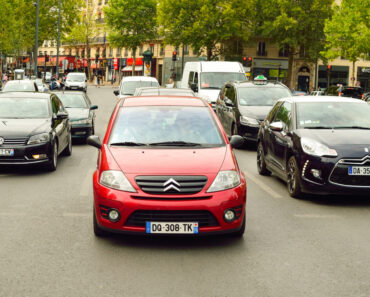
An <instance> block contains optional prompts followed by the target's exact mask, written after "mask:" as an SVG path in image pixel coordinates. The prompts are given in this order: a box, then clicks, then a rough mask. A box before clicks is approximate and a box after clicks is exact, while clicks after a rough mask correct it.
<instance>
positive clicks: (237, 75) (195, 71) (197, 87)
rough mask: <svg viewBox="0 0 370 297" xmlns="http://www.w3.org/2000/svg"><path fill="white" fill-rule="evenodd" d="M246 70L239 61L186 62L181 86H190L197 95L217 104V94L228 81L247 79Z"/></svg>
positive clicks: (213, 104)
mask: <svg viewBox="0 0 370 297" xmlns="http://www.w3.org/2000/svg"><path fill="white" fill-rule="evenodd" d="M245 80H246V77H245V72H244V68H243V66H242V64H241V63H239V62H226V61H225V62H222V61H207V62H204V61H199V62H186V64H185V68H184V73H183V75H182V80H181V88H190V89H192V90H193V91H194V93H195V95H196V96H199V97H202V98H204V99H206V100H208V102H209V103H211V104H212V107H214V106H215V103H216V100H217V96H218V94H219V92H220V90H221V88H222V87H223V85H224V84H225V83H226V82H228V81H245Z"/></svg>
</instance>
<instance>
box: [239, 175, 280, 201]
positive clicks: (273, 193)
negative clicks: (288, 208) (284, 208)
mask: <svg viewBox="0 0 370 297" xmlns="http://www.w3.org/2000/svg"><path fill="white" fill-rule="evenodd" d="M244 174H245V176H246V177H247V178H248V179H250V180H252V182H254V183H255V184H256V185H257V186H259V187H260V188H261V189H262V190H263V191H265V192H266V193H267V194H269V195H270V196H271V197H272V198H275V199H282V198H283V197H282V196H281V195H279V194H278V193H276V191H274V190H273V189H272V188H271V187H269V186H268V185H266V184H265V183H264V182H262V181H261V180H259V179H258V178H257V177H255V176H254V175H253V174H251V173H249V172H248V171H244ZM247 181H248V180H247Z"/></svg>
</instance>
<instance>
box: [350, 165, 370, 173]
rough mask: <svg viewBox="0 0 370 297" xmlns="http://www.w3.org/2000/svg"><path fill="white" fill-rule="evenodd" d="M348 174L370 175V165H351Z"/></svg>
mask: <svg viewBox="0 0 370 297" xmlns="http://www.w3.org/2000/svg"><path fill="white" fill-rule="evenodd" d="M348 175H370V166H361V167H360V166H349V168H348Z"/></svg>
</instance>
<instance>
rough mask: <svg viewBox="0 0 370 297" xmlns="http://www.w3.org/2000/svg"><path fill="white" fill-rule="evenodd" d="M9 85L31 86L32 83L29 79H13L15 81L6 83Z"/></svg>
mask: <svg viewBox="0 0 370 297" xmlns="http://www.w3.org/2000/svg"><path fill="white" fill-rule="evenodd" d="M8 83H10V84H16V83H18V84H33V81H32V80H30V79H15V80H9V81H7V84H8Z"/></svg>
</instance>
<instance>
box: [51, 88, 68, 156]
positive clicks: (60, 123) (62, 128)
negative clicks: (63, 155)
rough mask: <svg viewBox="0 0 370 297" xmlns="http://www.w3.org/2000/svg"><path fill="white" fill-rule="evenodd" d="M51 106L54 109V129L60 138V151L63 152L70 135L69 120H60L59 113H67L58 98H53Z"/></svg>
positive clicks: (53, 96)
mask: <svg viewBox="0 0 370 297" xmlns="http://www.w3.org/2000/svg"><path fill="white" fill-rule="evenodd" d="M51 105H52V109H53V128H54V131H55V134H56V136H57V138H58V142H59V145H58V150H59V151H61V150H63V149H64V148H65V147H66V145H67V144H68V133H69V119H60V118H58V116H57V115H58V112H66V111H65V110H64V107H63V104H62V102H61V101H60V100H59V99H58V97H57V96H55V95H52V96H51Z"/></svg>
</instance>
